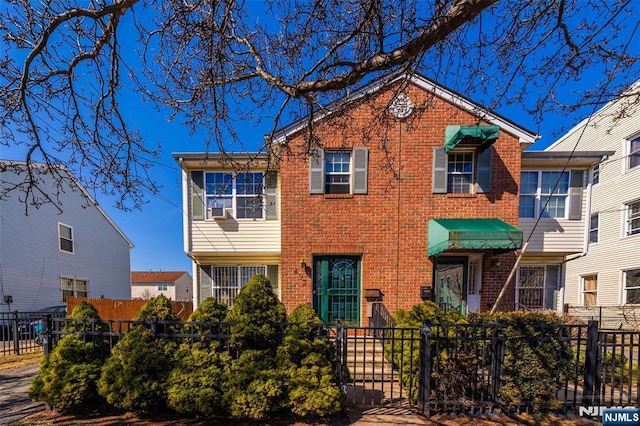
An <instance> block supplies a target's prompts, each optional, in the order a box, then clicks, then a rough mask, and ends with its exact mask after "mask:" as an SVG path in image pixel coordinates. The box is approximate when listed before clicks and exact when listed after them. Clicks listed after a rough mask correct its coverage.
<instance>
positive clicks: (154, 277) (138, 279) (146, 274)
mask: <svg viewBox="0 0 640 426" xmlns="http://www.w3.org/2000/svg"><path fill="white" fill-rule="evenodd" d="M186 273H187V272H185V271H132V272H131V284H136V283H140V284H142V283H148V284H151V283H154V284H155V283H175V282H176V281H178V280H179V279H180V278H181V277H182V276H183V275H184V274H186Z"/></svg>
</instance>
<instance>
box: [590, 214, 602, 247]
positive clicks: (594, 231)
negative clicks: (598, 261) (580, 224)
mask: <svg viewBox="0 0 640 426" xmlns="http://www.w3.org/2000/svg"><path fill="white" fill-rule="evenodd" d="M599 227H600V216H599V215H598V214H597V213H596V214H592V215H591V220H590V221H589V243H591V244H593V243H597V242H598V228H599Z"/></svg>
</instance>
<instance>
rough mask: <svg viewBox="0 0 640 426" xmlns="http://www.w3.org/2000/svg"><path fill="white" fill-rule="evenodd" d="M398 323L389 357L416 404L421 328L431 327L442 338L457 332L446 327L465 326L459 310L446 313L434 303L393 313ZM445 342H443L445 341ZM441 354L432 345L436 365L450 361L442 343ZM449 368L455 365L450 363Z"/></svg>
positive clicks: (426, 302) (434, 335) (428, 302)
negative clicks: (427, 324) (428, 325)
mask: <svg viewBox="0 0 640 426" xmlns="http://www.w3.org/2000/svg"><path fill="white" fill-rule="evenodd" d="M393 319H394V321H395V323H396V329H395V330H394V336H393V340H392V341H391V343H389V344H387V345H386V346H385V358H386V359H387V360H388V361H390V362H391V363H392V364H393V365H394V366H395V367H396V368H398V369H399V370H400V372H401V375H400V384H401V386H402V387H403V389H405V392H406V393H407V397H408V398H409V399H410V400H411V401H412V402H415V401H416V400H417V398H418V369H419V362H420V339H419V338H420V332H419V328H420V327H421V326H422V325H423V324H425V323H429V324H431V336H432V337H433V338H441V337H444V336H446V335H447V334H450V333H454V332H455V328H453V327H443V326H442V324H465V323H466V321H465V320H464V317H463V316H462V314H460V313H459V312H458V311H456V310H450V311H444V310H442V309H440V307H439V306H438V305H436V304H435V303H434V302H432V301H425V302H423V303H420V304H418V305H415V306H414V307H413V308H411V310H409V311H405V310H404V309H398V310H397V311H396V312H395V313H394V314H393ZM441 343H442V342H441ZM439 347H440V349H441V350H440V351H439V352H437V353H436V345H432V354H431V359H432V362H434V363H437V362H446V361H447V359H446V357H447V356H446V349H447V345H446V344H440V345H439ZM448 366H449V369H451V368H452V367H454V366H455V364H453V363H449V364H448Z"/></svg>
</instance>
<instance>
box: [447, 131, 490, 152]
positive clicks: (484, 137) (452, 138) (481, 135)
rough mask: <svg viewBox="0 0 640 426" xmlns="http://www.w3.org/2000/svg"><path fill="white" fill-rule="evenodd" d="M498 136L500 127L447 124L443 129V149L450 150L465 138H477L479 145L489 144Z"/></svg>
mask: <svg viewBox="0 0 640 426" xmlns="http://www.w3.org/2000/svg"><path fill="white" fill-rule="evenodd" d="M498 136H500V127H498V126H495V125H491V126H447V127H446V128H445V130H444V150H445V152H449V151H451V150H452V149H453V148H455V147H456V146H457V145H458V144H459V143H460V142H462V141H463V140H464V139H465V138H471V139H474V140H477V141H478V143H479V144H480V146H481V147H486V146H488V145H491V144H492V143H494V142H495V141H496V139H498Z"/></svg>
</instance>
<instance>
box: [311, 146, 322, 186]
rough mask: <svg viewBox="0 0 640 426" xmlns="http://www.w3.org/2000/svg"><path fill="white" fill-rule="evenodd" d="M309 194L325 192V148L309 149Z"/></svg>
mask: <svg viewBox="0 0 640 426" xmlns="http://www.w3.org/2000/svg"><path fill="white" fill-rule="evenodd" d="M309 194H324V150H323V149H322V148H312V149H311V150H310V151H309Z"/></svg>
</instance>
